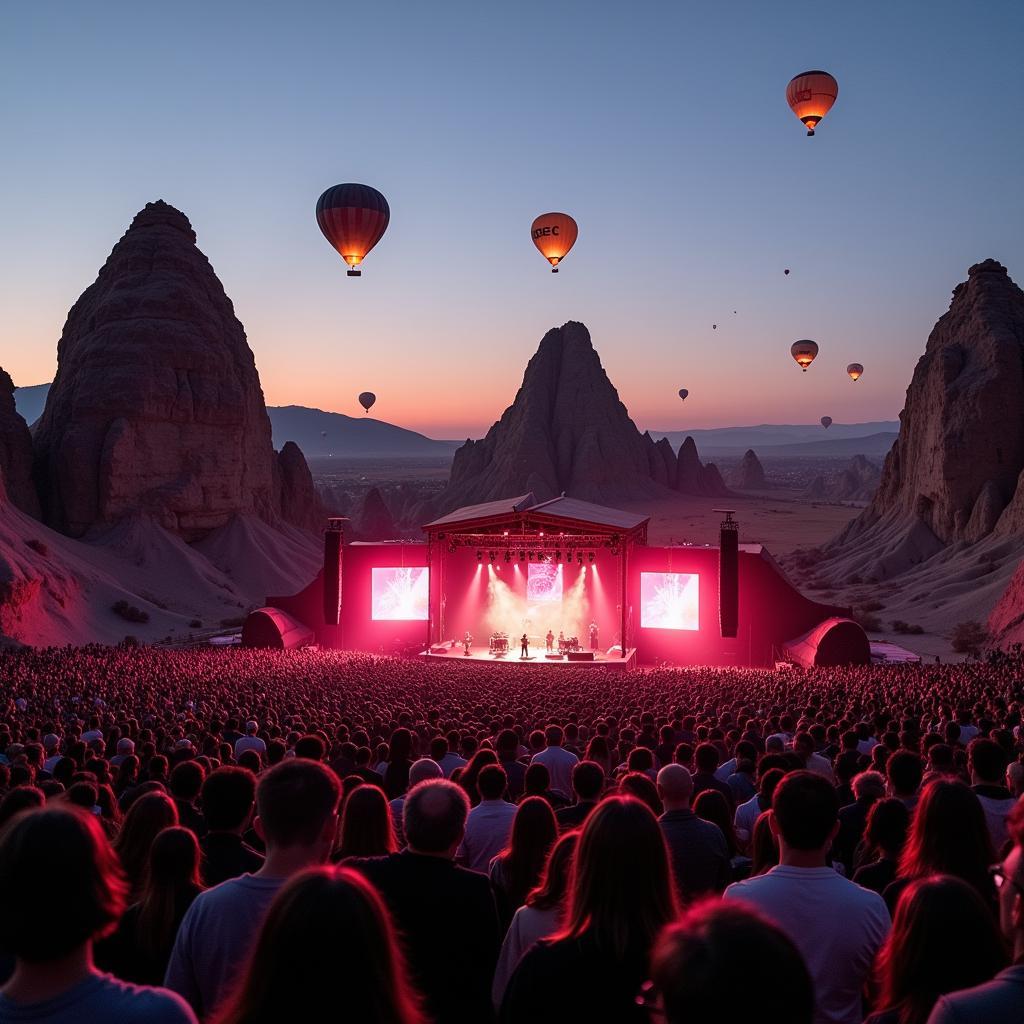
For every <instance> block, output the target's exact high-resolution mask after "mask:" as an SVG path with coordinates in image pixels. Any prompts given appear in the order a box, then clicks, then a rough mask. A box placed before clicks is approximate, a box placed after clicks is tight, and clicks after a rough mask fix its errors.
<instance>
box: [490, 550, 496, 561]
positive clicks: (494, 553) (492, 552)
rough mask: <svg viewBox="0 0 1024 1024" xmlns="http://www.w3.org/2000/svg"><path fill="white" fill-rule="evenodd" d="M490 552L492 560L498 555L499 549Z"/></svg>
mask: <svg viewBox="0 0 1024 1024" xmlns="http://www.w3.org/2000/svg"><path fill="white" fill-rule="evenodd" d="M489 554H490V558H491V561H492V562H493V561H494V560H495V559H496V558H497V557H498V552H497V551H491V552H489Z"/></svg>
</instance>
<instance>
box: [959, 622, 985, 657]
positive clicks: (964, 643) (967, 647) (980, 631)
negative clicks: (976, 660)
mask: <svg viewBox="0 0 1024 1024" xmlns="http://www.w3.org/2000/svg"><path fill="white" fill-rule="evenodd" d="M950 640H951V642H952V645H953V650H954V651H956V652H957V654H973V655H975V656H977V655H978V654H980V653H981V648H982V647H983V646H984V645H985V643H986V642H987V641H988V630H986V629H985V627H984V626H983V625H982V624H981V623H980V622H976V621H974V620H973V619H971V620H968V621H967V622H958V623H957V624H956V625H955V626H954V627H953V635H952V636H951V637H950Z"/></svg>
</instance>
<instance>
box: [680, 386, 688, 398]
mask: <svg viewBox="0 0 1024 1024" xmlns="http://www.w3.org/2000/svg"><path fill="white" fill-rule="evenodd" d="M689 393H690V392H689V391H687V390H686V388H680V389H679V397H680V398H682V399H683V400H684V401H685V400H686V396H687V395H688V394H689Z"/></svg>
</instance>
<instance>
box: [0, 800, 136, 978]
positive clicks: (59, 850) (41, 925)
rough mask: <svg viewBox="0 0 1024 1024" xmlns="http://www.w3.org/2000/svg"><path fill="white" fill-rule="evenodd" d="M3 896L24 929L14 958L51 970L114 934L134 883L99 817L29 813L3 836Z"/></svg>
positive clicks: (76, 811)
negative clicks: (46, 965) (56, 963)
mask: <svg viewBox="0 0 1024 1024" xmlns="http://www.w3.org/2000/svg"><path fill="white" fill-rule="evenodd" d="M0 892H3V893H4V913H5V914H6V915H8V920H10V921H12V922H17V927H11V928H8V929H7V935H6V937H5V939H4V946H5V949H6V950H7V952H9V953H13V954H14V956H16V957H17V958H18V959H19V960H24V961H26V962H28V963H34V964H35V963H48V962H51V961H54V960H59V959H61V958H63V957H66V956H68V955H69V954H71V953H73V952H74V951H75V950H77V949H79V948H81V947H82V946H84V945H85V944H86V943H88V942H90V941H91V940H93V939H99V938H102V937H103V936H105V935H108V934H109V933H110V932H112V931H113V930H114V928H115V927H116V925H117V922H118V920H119V919H120V917H121V914H122V913H123V912H124V908H125V905H126V901H127V897H128V882H127V879H126V878H125V876H124V871H123V869H122V868H121V864H120V862H119V861H118V858H117V855H116V854H115V853H114V851H113V850H112V849H111V847H110V844H109V843H108V842H107V838H106V836H105V835H104V834H103V829H102V828H101V827H100V824H99V821H98V819H97V818H96V816H95V815H93V814H90V813H89V812H88V811H83V810H81V809H80V808H77V807H71V806H68V805H64V806H59V805H58V806H54V807H47V808H38V809H35V810H29V811H25V812H23V813H21V814H19V815H17V816H16V817H15V818H13V819H12V820H11V821H10V822H9V823H8V824H7V826H6V828H5V829H4V830H3V832H2V834H0Z"/></svg>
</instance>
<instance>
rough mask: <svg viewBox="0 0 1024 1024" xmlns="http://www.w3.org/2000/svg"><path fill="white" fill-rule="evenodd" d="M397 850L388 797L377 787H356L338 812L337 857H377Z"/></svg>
mask: <svg viewBox="0 0 1024 1024" xmlns="http://www.w3.org/2000/svg"><path fill="white" fill-rule="evenodd" d="M397 849H398V843H397V842H396V841H395V829H394V825H393V824H392V821H391V808H390V807H389V806H388V798H387V797H386V796H385V795H384V791H383V790H382V789H381V788H380V787H379V786H371V785H363V786H358V787H357V788H356V789H354V790H353V791H352V792H351V794H349V797H348V799H347V800H346V801H345V807H344V810H343V811H342V814H341V830H340V836H339V840H338V851H337V855H338V857H379V856H382V855H383V854H385V853H394V852H395V850H397Z"/></svg>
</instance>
